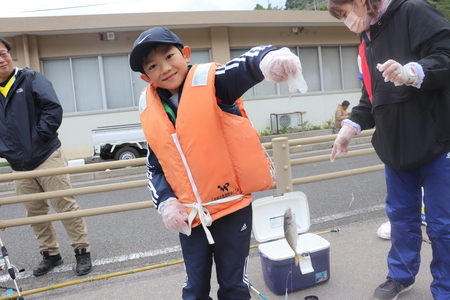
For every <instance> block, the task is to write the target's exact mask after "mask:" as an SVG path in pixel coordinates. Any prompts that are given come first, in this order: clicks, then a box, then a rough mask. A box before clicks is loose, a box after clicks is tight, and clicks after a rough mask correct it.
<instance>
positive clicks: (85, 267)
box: [74, 248, 92, 276]
mask: <svg viewBox="0 0 450 300" xmlns="http://www.w3.org/2000/svg"><path fill="white" fill-rule="evenodd" d="M75 258H76V259H77V266H76V267H75V270H74V271H75V274H77V275H78V276H82V275H86V274H88V273H89V272H91V270H92V263H91V253H90V252H86V248H82V249H75Z"/></svg>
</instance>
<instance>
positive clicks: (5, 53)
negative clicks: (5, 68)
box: [0, 51, 9, 58]
mask: <svg viewBox="0 0 450 300" xmlns="http://www.w3.org/2000/svg"><path fill="white" fill-rule="evenodd" d="M8 54H9V51H5V52H0V57H1V58H3V57H6V55H8Z"/></svg>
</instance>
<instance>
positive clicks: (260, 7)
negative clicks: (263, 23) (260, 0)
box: [253, 2, 281, 10]
mask: <svg viewBox="0 0 450 300" xmlns="http://www.w3.org/2000/svg"><path fill="white" fill-rule="evenodd" d="M253 10H281V7H278V6H274V7H272V3H270V2H269V3H268V4H267V8H264V6H262V5H261V4H256V6H255V8H254V9H253Z"/></svg>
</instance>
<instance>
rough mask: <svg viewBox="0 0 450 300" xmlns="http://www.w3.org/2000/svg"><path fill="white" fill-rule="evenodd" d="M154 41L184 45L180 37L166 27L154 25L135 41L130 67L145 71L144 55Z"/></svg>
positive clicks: (134, 69)
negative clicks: (143, 65) (143, 66)
mask: <svg viewBox="0 0 450 300" xmlns="http://www.w3.org/2000/svg"><path fill="white" fill-rule="evenodd" d="M152 43H167V44H175V45H180V46H181V47H183V42H182V41H181V40H180V38H179V37H178V36H177V35H176V34H175V33H173V32H172V31H170V30H169V29H167V28H166V27H154V28H150V29H149V30H146V31H144V32H143V33H141V35H140V36H139V38H138V39H137V40H136V41H135V42H134V44H133V49H132V50H131V54H130V67H131V70H133V71H135V72H141V73H145V72H144V69H143V68H142V61H143V55H144V53H145V51H146V49H148V46H149V45H150V44H152Z"/></svg>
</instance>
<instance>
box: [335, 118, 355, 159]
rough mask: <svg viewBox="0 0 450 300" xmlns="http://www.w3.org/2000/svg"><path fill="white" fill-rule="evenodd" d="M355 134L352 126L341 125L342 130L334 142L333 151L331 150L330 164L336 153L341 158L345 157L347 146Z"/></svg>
mask: <svg viewBox="0 0 450 300" xmlns="http://www.w3.org/2000/svg"><path fill="white" fill-rule="evenodd" d="M357 132H358V130H357V129H356V128H355V127H353V126H352V125H349V124H347V123H344V124H342V128H341V130H340V131H339V133H338V136H337V138H336V140H335V141H334V144H333V150H331V156H330V161H331V162H334V158H335V156H336V154H337V153H339V154H341V155H343V156H345V155H347V153H348V145H349V144H350V141H351V140H352V138H354V137H355V136H356V133H357Z"/></svg>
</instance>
